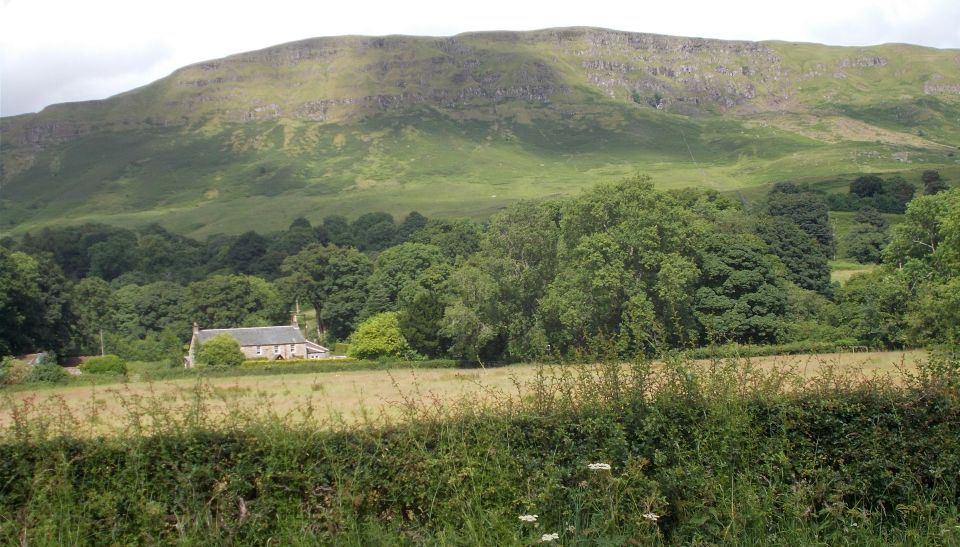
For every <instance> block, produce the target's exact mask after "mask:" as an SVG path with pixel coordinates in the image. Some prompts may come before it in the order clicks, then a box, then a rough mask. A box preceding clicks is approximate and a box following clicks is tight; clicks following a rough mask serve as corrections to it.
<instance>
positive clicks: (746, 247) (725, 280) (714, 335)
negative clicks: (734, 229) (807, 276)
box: [694, 235, 786, 343]
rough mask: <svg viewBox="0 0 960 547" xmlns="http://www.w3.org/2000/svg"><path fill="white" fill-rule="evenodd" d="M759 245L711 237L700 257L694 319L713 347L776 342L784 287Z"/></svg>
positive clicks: (744, 239)
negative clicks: (726, 344)
mask: <svg viewBox="0 0 960 547" xmlns="http://www.w3.org/2000/svg"><path fill="white" fill-rule="evenodd" d="M765 252H766V248H765V245H764V244H763V242H762V241H760V240H759V239H756V238H751V237H749V236H743V235H740V236H732V235H715V236H713V237H711V238H710V243H709V245H708V246H707V248H706V250H705V251H704V254H703V262H702V265H701V267H700V268H701V271H702V273H703V277H702V279H701V286H700V288H699V289H697V292H696V296H695V298H694V308H695V309H696V316H697V320H698V321H700V324H701V325H702V326H703V329H704V335H705V339H706V341H708V342H712V343H725V342H749V343H775V342H777V340H778V337H779V333H780V329H781V319H782V316H783V314H784V312H785V309H786V294H785V292H784V287H783V284H782V283H781V282H780V278H778V277H777V276H776V274H775V271H774V268H773V266H772V265H771V264H770V262H769V261H768V260H767V258H766V256H765Z"/></svg>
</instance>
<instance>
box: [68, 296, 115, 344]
mask: <svg viewBox="0 0 960 547" xmlns="http://www.w3.org/2000/svg"><path fill="white" fill-rule="evenodd" d="M70 301H71V306H72V309H73V312H74V325H73V327H74V329H73V330H74V336H75V339H74V344H73V345H74V348H75V349H76V350H77V351H79V352H80V353H81V354H85V355H90V354H98V353H100V333H101V332H102V331H106V332H108V333H109V332H112V331H114V330H116V326H117V325H116V318H117V303H116V300H115V299H114V297H113V290H112V289H111V288H110V285H109V284H108V283H107V282H106V281H104V280H102V279H100V278H99V277H88V278H85V279H81V280H80V281H79V282H78V283H77V284H76V285H74V286H73V287H72V290H71V291H70Z"/></svg>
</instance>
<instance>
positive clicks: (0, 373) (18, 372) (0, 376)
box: [0, 357, 30, 386]
mask: <svg viewBox="0 0 960 547" xmlns="http://www.w3.org/2000/svg"><path fill="white" fill-rule="evenodd" d="M29 375H30V365H28V364H26V363H24V362H23V361H18V360H17V359H14V358H13V357H4V358H3V360H2V361H0V384H2V385H8V386H12V385H16V384H19V383H22V382H23V381H24V380H26V379H27V376H29Z"/></svg>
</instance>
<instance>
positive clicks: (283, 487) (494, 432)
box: [0, 356, 960, 545]
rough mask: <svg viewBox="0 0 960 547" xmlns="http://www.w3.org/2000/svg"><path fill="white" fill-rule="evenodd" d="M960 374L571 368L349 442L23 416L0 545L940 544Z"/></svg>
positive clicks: (314, 423)
mask: <svg viewBox="0 0 960 547" xmlns="http://www.w3.org/2000/svg"><path fill="white" fill-rule="evenodd" d="M958 370H960V361H958V360H957V359H956V357H955V356H954V357H949V356H945V357H940V358H938V359H934V360H933V361H932V362H931V363H930V364H929V365H924V366H921V367H920V368H919V371H918V372H917V373H915V374H911V375H909V376H907V377H905V378H902V379H901V380H900V384H898V383H896V382H893V381H891V380H885V379H867V380H864V379H863V378H861V377H856V376H852V375H843V374H839V373H837V372H836V371H829V372H827V373H825V374H823V375H822V376H820V377H817V378H814V379H805V378H803V377H802V376H800V375H797V374H793V373H792V372H790V371H788V370H769V369H760V368H757V367H755V366H753V365H752V364H751V363H750V362H749V361H714V362H712V363H710V364H708V365H700V366H698V365H693V364H691V363H689V362H685V361H683V360H680V359H675V360H672V361H668V362H667V363H666V364H664V365H662V366H661V365H656V366H655V365H653V364H651V363H647V362H640V363H637V364H635V365H634V366H632V367H622V366H619V365H613V364H606V365H598V366H593V367H559V368H552V369H542V371H541V373H540V374H539V376H538V379H537V381H536V382H534V383H533V384H532V385H529V386H527V387H526V389H525V393H526V394H527V395H526V397H524V398H523V399H521V400H518V399H516V398H511V397H507V396H505V395H502V396H498V395H496V394H489V393H488V394H485V395H484V396H478V397H474V398H469V399H466V400H464V401H462V402H461V403H460V404H456V405H453V406H450V407H445V408H443V409H440V408H438V407H437V406H436V405H434V404H433V403H432V402H431V401H430V400H428V399H424V398H419V397H416V396H414V395H412V394H406V397H405V398H404V401H405V402H404V403H403V405H402V406H401V407H400V408H399V410H400V411H401V414H402V416H401V418H400V419H399V420H397V421H393V422H389V423H385V422H376V421H370V422H366V423H363V424H361V425H359V426H357V425H353V426H346V425H343V424H342V423H339V422H336V421H334V422H319V421H318V418H317V416H315V415H313V414H310V413H309V412H303V413H301V414H300V416H301V417H300V418H292V417H291V415H289V414H286V415H281V414H278V413H275V412H273V411H272V410H271V409H269V408H267V409H260V410H259V411H254V410H250V409H248V410H246V411H244V410H242V409H238V412H234V413H231V414H230V416H229V419H215V418H214V417H212V416H211V415H209V414H208V413H206V412H205V410H204V409H205V404H206V401H207V399H208V398H209V397H210V395H209V390H205V388H204V386H203V385H202V384H198V386H197V388H196V401H195V402H194V404H193V405H191V409H192V410H187V411H185V412H175V411H173V410H162V407H158V406H155V405H150V404H144V405H140V406H137V405H131V412H134V413H139V414H138V415H137V416H132V417H131V419H130V422H131V423H136V424H139V425H138V426H137V427H136V428H128V430H127V431H128V432H127V433H126V434H125V435H122V436H120V437H99V438H84V437H82V436H79V435H76V434H71V431H75V429H76V428H75V427H73V426H71V424H70V423H69V419H67V418H63V417H60V418H57V419H54V418H53V417H50V416H47V417H43V416H36V415H31V414H30V412H28V410H29V409H28V408H27V407H25V406H23V405H21V406H15V407H14V408H13V409H12V410H13V411H14V412H12V414H11V415H12V416H13V417H14V419H13V425H11V426H10V428H9V429H8V430H7V431H6V432H5V434H4V435H3V439H2V442H0V476H2V477H4V480H3V482H2V486H0V488H2V490H0V516H2V517H3V518H2V519H0V538H3V539H4V540H5V541H6V542H8V543H17V542H22V541H26V542H28V543H42V542H43V541H45V538H51V537H57V538H59V541H61V542H66V543H96V544H100V543H120V544H125V543H188V544H189V543H205V544H209V543H215V544H225V543H231V544H234V543H238V544H264V543H267V542H271V543H279V544H288V543H296V544H304V543H320V544H331V543H337V544H423V543H428V544H487V545H493V544H496V545H517V544H529V543H533V542H537V541H539V540H541V539H543V538H544V537H547V538H548V539H549V540H550V541H560V542H563V543H564V544H582V545H593V544H597V543H603V544H620V543H629V542H634V543H639V544H767V545H798V544H813V543H816V544H903V543H911V544H924V543H937V544H950V543H955V542H956V541H960V528H958V526H960V521H958V514H960V513H958V501H960V397H958V392H957V385H958V384H957V382H956V379H957V377H958ZM8 404H10V403H8ZM138 409H139V410H138ZM57 420H66V421H60V422H58V421H57ZM521 517H523V518H521ZM553 534H556V536H555V537H554V535H553Z"/></svg>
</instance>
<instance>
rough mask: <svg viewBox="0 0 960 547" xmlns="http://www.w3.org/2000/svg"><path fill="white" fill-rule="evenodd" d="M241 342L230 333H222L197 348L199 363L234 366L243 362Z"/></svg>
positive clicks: (222, 366) (224, 366)
mask: <svg viewBox="0 0 960 547" xmlns="http://www.w3.org/2000/svg"><path fill="white" fill-rule="evenodd" d="M244 359H246V356H244V354H243V351H241V350H240V344H239V343H238V342H237V341H236V339H234V338H233V337H232V336H230V335H229V334H220V335H218V336H214V337H213V338H211V339H210V340H207V341H206V342H204V343H203V344H202V345H201V346H200V349H199V350H197V363H198V364H200V365H202V366H207V367H214V368H232V367H238V366H240V365H241V364H243V361H244Z"/></svg>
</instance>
